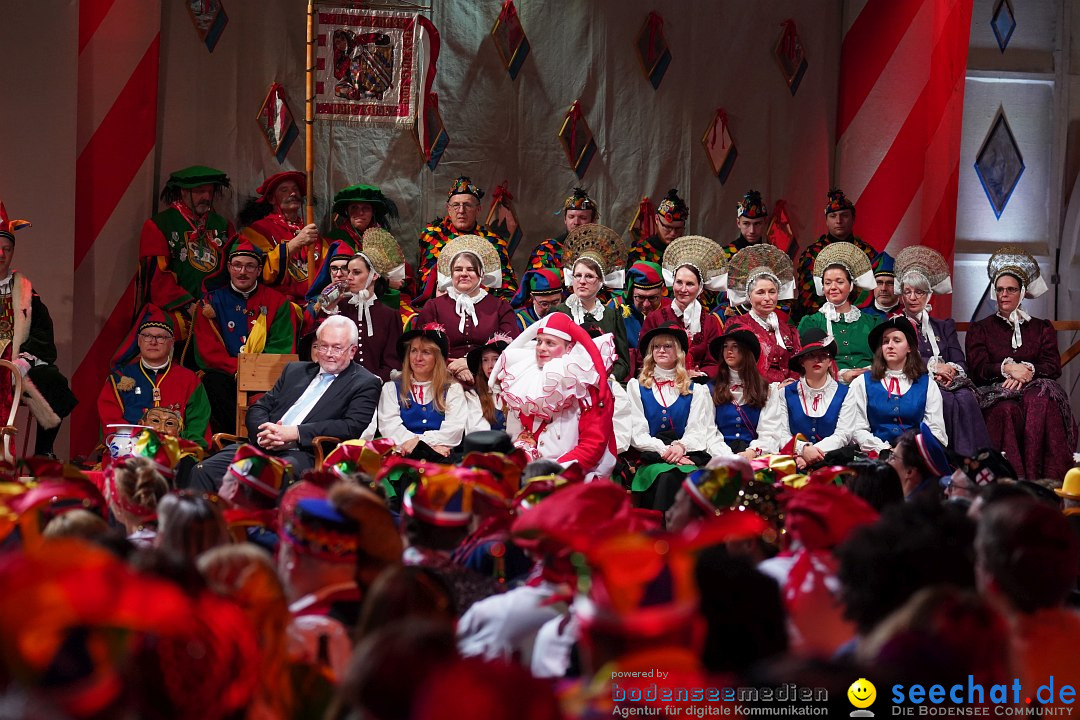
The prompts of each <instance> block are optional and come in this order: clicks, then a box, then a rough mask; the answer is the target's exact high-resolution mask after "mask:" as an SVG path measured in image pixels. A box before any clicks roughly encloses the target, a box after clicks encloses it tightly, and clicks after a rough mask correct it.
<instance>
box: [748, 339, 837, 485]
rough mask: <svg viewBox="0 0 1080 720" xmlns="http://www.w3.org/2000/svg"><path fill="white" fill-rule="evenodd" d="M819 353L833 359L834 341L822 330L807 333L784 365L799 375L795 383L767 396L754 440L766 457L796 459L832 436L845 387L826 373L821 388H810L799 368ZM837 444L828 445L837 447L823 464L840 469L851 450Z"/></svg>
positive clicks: (830, 374)
mask: <svg viewBox="0 0 1080 720" xmlns="http://www.w3.org/2000/svg"><path fill="white" fill-rule="evenodd" d="M821 350H824V351H825V352H827V353H828V354H829V357H830V358H833V357H835V356H836V341H835V339H834V338H831V337H828V336H827V335H825V331H824V330H818V329H817V328H813V329H811V330H808V331H807V333H806V335H805V336H804V337H803V345H802V348H800V349H799V351H798V352H796V353H794V354H793V355H792V356H791V359H790V360H789V361H788V367H789V368H790V369H791V371H792V372H795V373H798V374H799V376H800V378H799V381H798V382H796V383H792V384H790V385H788V386H786V387H784V388H782V389H780V391H779V392H777V393H775V394H770V396H769V402H768V403H767V404H766V405H765V409H764V410H762V411H761V417H760V419H759V421H758V437H759V438H760V439H761V441H762V444H761V447H762V450H764V451H765V452H766V453H779V452H784V453H785V454H794V455H799V454H801V453H802V451H803V448H805V447H806V446H807V445H814V446H817V445H818V443H821V442H822V441H823V440H825V439H826V438H829V437H831V436H832V435H834V434H835V433H836V428H837V423H838V422H839V420H840V410H841V409H842V408H843V406H844V399H845V398H846V397H847V393H848V386H847V385H844V384H842V383H838V382H837V381H836V379H835V378H834V377H833V373H832V372H829V373H828V374H827V375H826V376H825V384H824V385H822V386H821V387H817V388H815V387H811V386H810V384H809V383H808V382H807V380H806V377H805V372H804V370H803V365H802V360H803V358H805V357H806V356H807V355H809V354H810V353H813V352H816V351H821ZM830 362H831V360H830ZM838 440H840V442H839V444H837V442H838V441H837V440H833V441H830V442H829V443H828V445H837V449H836V450H833V451H830V456H829V457H826V458H825V461H824V463H823V464H825V465H841V464H845V463H847V462H850V461H851V460H852V459H853V458H854V452H853V450H854V448H851V450H850V451H848V450H846V449H845V447H844V446H845V443H844V442H842V438H841V439H838Z"/></svg>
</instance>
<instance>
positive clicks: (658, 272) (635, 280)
mask: <svg viewBox="0 0 1080 720" xmlns="http://www.w3.org/2000/svg"><path fill="white" fill-rule="evenodd" d="M665 284H666V283H665V282H664V270H663V268H661V267H660V266H659V265H658V264H656V263H654V262H649V261H648V260H638V261H637V262H636V263H634V264H633V265H631V266H630V267H629V268H627V270H626V292H625V294H624V297H625V298H626V299H627V301H628V302H632V301H633V293H634V288H637V289H638V290H655V289H656V288H662V287H664V285H665Z"/></svg>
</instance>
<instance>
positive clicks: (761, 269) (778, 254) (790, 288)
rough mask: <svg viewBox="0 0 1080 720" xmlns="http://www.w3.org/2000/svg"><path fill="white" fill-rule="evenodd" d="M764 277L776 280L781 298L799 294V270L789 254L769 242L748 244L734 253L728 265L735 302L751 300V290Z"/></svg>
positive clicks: (729, 282) (729, 289)
mask: <svg viewBox="0 0 1080 720" xmlns="http://www.w3.org/2000/svg"><path fill="white" fill-rule="evenodd" d="M760 278H768V279H770V280H772V281H773V282H774V283H776V289H777V290H778V291H779V296H778V298H777V299H779V300H790V299H792V298H793V297H795V269H794V267H793V266H792V264H791V258H790V257H788V254H787V253H786V252H784V251H783V250H781V249H780V248H778V247H776V246H775V245H770V244H768V243H758V244H756V245H748V246H747V247H744V248H743V249H742V250H739V251H738V252H737V253H735V254H734V255H732V256H731V259H730V260H728V264H727V294H728V299H729V300H730V301H731V304H732V305H741V304H742V303H745V302H748V301H749V300H750V290H751V288H753V287H754V283H755V282H756V281H757V280H759V279H760Z"/></svg>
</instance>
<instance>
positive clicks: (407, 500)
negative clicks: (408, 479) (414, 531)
mask: <svg viewBox="0 0 1080 720" xmlns="http://www.w3.org/2000/svg"><path fill="white" fill-rule="evenodd" d="M436 467H437V468H438V470H437V471H436V472H425V473H422V474H421V475H420V478H419V479H418V480H417V481H416V482H414V483H413V484H412V485H410V486H409V488H408V489H407V490H406V491H405V497H404V498H403V500H402V503H401V506H402V509H403V510H404V512H405V514H406V515H408V516H409V517H411V518H415V519H416V520H419V521H421V522H425V523H428V524H430V525H438V526H441V527H464V526H466V525H468V524H469V521H470V520H472V517H473V492H474V490H475V487H474V486H473V484H472V483H470V482H467V481H466V480H467V475H468V474H469V473H471V472H475V471H468V470H462V469H461V468H455V467H452V466H449V465H445V466H444V465H438V466H436Z"/></svg>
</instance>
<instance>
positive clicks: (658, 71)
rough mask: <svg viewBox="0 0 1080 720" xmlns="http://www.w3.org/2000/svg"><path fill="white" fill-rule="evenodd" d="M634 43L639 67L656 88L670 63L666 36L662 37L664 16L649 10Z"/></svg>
mask: <svg viewBox="0 0 1080 720" xmlns="http://www.w3.org/2000/svg"><path fill="white" fill-rule="evenodd" d="M635 45H636V47H637V53H638V59H639V60H641V69H642V70H644V71H645V77H646V78H648V79H649V83H650V84H652V86H653V90H656V89H657V88H659V87H660V83H661V82H663V80H664V74H665V73H666V72H667V69H668V66H669V65H670V64H671V50H670V48H669V47H668V42H667V38H666V37H664V18H662V17H660V14H659V13H658V12H656V11H653V12H650V13H649V14H648V15H647V16H646V17H645V24H644V25H642V26H641V32H639V33H638V36H637V42H636V43H635Z"/></svg>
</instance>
